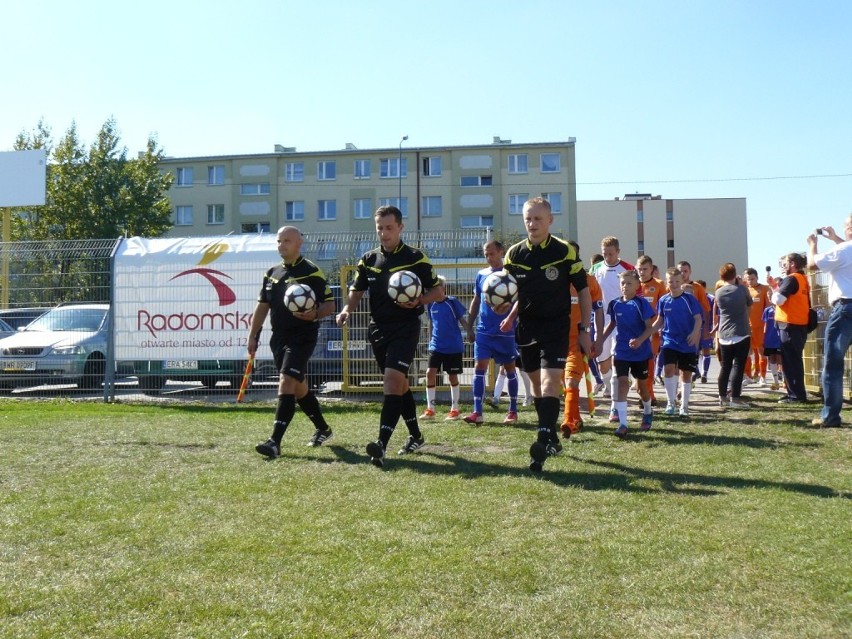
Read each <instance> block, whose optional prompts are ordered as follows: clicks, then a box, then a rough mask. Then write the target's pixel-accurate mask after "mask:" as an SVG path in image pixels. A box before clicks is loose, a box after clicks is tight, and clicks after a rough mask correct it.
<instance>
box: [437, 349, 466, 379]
mask: <svg viewBox="0 0 852 639" xmlns="http://www.w3.org/2000/svg"><path fill="white" fill-rule="evenodd" d="M429 368H436V369H438V370H441V369H443V370H444V372H445V373H447V374H448V375H460V374H461V372H462V369H463V363H462V353H436V352H435V351H429Z"/></svg>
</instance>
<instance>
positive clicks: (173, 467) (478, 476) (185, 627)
mask: <svg viewBox="0 0 852 639" xmlns="http://www.w3.org/2000/svg"><path fill="white" fill-rule="evenodd" d="M758 403H759V404H760V410H756V411H750V412H748V413H742V412H741V413H737V414H735V413H727V414H721V413H717V412H714V411H712V410H711V409H709V408H706V409H704V410H702V409H701V408H700V407H699V408H698V411H697V412H698V415H696V416H695V417H694V418H693V419H692V420H691V421H689V422H684V421H682V420H679V419H672V418H670V419H668V420H666V419H664V418H662V416H659V417H658V420H657V423H656V424H655V426H654V429H653V430H652V431H651V432H650V433H649V434H647V435H641V436H640V435H638V434H633V435H632V436H631V437H630V438H629V439H628V440H627V441H623V442H622V441H619V440H617V439H616V438H614V437H613V436H612V434H611V428H610V426H609V425H608V424H605V423H603V420H599V422H598V425H596V426H590V427H589V428H587V429H586V431H584V432H583V433H582V434H581V435H580V436H578V437H575V438H573V439H572V440H571V441H570V442H567V443H566V446H565V454H564V455H563V456H562V457H560V458H556V459H550V460H548V462H547V464H546V465H545V472H544V474H543V475H541V476H532V475H531V474H530V473H529V471H528V470H527V468H526V463H527V461H528V454H527V451H528V448H529V444H530V443H531V442H532V440H533V438H534V430H533V428H532V424H531V422H532V417H531V415H532V413H530V412H526V413H522V421H526V422H527V423H525V424H519V425H518V426H517V427H511V428H507V427H499V426H496V425H494V426H489V425H486V426H483V427H478V428H475V427H472V426H467V425H463V424H459V423H454V424H445V423H444V422H436V423H434V424H427V425H424V432H425V433H426V439H427V444H428V445H427V447H425V448H424V449H423V450H422V451H419V452H418V453H415V454H414V455H411V456H408V457H404V458H401V457H397V456H396V455H395V454H391V455H390V456H389V460H388V463H387V464H386V466H385V468H384V469H382V470H380V469H377V468H375V467H373V466H372V465H370V464H369V463H368V462H367V461H366V458H365V455H364V445H365V443H366V442H367V441H369V440H371V439H374V438H375V435H376V432H377V420H378V409H377V406H376V405H374V404H363V405H354V404H343V403H341V404H332V405H328V406H326V413H327V416H328V419H329V421H330V422H331V423H332V425H333V427H334V430H335V437H334V438H333V439H332V440H331V441H330V442H329V444H327V445H326V446H323V447H322V448H318V449H312V448H308V447H306V446H305V445H304V444H305V443H306V442H307V439H308V437H309V436H310V434H311V433H312V432H313V429H312V427H311V426H310V424H309V422H308V421H307V419H306V418H305V417H304V416H303V415H301V414H299V413H297V417H296V420H295V422H294V423H293V425H292V426H291V428H290V430H289V432H288V433H287V436H286V437H285V440H284V447H283V450H282V457H281V458H280V459H278V460H274V461H266V460H264V459H263V458H261V457H260V456H258V455H257V454H256V453H255V452H254V444H255V443H257V442H259V441H261V440H263V439H265V438H266V437H267V436H268V433H269V428H270V423H271V417H272V404H271V403H268V402H266V403H263V402H255V403H251V404H248V405H245V406H233V405H232V406H205V405H168V406H152V405H125V404H114V405H104V404H98V403H92V404H88V403H74V402H69V401H54V402H42V401H13V400H5V401H0V636H2V637H28V638H30V637H45V638H46V637H51V638H53V637H74V638H80V637H164V638H166V637H168V638H172V639H173V638H175V637H205V638H206V637H227V638H231V637H366V636H374V637H447V638H452V637H483V638H486V637H487V638H493V637H544V636H551V637H560V638H562V637H601V638H615V637H630V638H641V637H649V638H650V637H653V638H659V637H678V638H680V637H831V638H836V637H849V636H852V630H850V629H852V596H850V590H852V588H850V584H852V575H850V566H852V526H851V525H850V521H852V501H850V497H852V479H850V449H852V445H850V434H852V431H850V430H849V429H830V430H823V431H817V430H810V429H805V428H801V427H800V424H801V423H803V422H804V420H805V419H806V418H807V419H808V420H809V419H810V418H811V417H813V416H814V415H815V414H816V412H815V408H814V407H811V409H810V410H809V411H799V412H796V411H790V410H787V409H784V410H783V411H782V410H781V409H779V408H777V407H776V406H775V405H772V404H771V403H770V402H769V400H765V401H761V400H758ZM491 415H492V416H494V417H496V414H494V413H491ZM404 430H405V429H404V426H402V425H401V426H400V427H399V428H398V430H397V433H396V434H395V436H394V439H393V441H392V446H393V451H395V450H396V449H397V448H398V447H399V445H401V443H402V442H403V440H404Z"/></svg>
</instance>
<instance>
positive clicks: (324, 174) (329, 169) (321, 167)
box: [317, 160, 337, 180]
mask: <svg viewBox="0 0 852 639" xmlns="http://www.w3.org/2000/svg"><path fill="white" fill-rule="evenodd" d="M317 179H318V180H335V179H337V163H336V162H335V161H334V160H324V161H322V162H317Z"/></svg>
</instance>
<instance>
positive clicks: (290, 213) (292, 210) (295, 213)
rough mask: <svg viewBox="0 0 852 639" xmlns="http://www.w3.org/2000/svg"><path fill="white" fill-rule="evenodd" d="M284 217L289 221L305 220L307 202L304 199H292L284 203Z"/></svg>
mask: <svg viewBox="0 0 852 639" xmlns="http://www.w3.org/2000/svg"><path fill="white" fill-rule="evenodd" d="M284 219H285V220H286V221H288V222H304V220H305V203H304V202H303V201H302V200H292V201H290V202H285V204H284Z"/></svg>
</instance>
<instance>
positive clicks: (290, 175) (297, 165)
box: [284, 162, 305, 182]
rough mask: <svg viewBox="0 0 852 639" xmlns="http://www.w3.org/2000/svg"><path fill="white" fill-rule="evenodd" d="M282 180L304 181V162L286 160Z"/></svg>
mask: <svg viewBox="0 0 852 639" xmlns="http://www.w3.org/2000/svg"><path fill="white" fill-rule="evenodd" d="M284 181H285V182H304V181H305V163H304V162H287V164H285V165H284Z"/></svg>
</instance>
